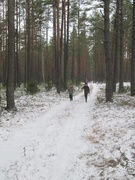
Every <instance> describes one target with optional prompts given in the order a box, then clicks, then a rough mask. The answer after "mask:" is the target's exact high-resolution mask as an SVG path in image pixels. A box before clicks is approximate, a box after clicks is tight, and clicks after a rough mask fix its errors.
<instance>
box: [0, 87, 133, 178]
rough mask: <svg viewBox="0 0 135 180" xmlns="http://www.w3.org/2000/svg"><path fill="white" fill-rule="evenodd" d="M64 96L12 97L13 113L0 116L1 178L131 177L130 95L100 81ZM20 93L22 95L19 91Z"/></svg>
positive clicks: (47, 94)
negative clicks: (110, 95)
mask: <svg viewBox="0 0 135 180" xmlns="http://www.w3.org/2000/svg"><path fill="white" fill-rule="evenodd" d="M92 86H93V89H92V92H91V94H90V95H89V97H88V102H87V103H85V101H84V96H83V92H82V90H79V91H76V94H75V96H74V101H72V102H70V101H69V99H68V94H66V93H62V94H61V95H58V94H56V93H55V92H54V91H51V92H47V93H45V92H40V93H38V94H36V95H34V96H31V95H27V96H26V95H22V96H17V95H16V106H17V112H14V113H10V112H8V113H7V111H2V112H1V116H0V180H132V179H135V110H134V108H135V99H134V97H130V96H129V95H128V94H122V95H120V94H115V95H114V102H113V103H105V98H104V87H105V86H104V85H101V84H93V85H92ZM22 94H23V93H22Z"/></svg>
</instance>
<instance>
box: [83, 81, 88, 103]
mask: <svg viewBox="0 0 135 180" xmlns="http://www.w3.org/2000/svg"><path fill="white" fill-rule="evenodd" d="M82 89H83V90H84V97H85V102H87V97H88V93H90V88H89V86H88V84H87V83H85V85H84V86H83V87H82Z"/></svg>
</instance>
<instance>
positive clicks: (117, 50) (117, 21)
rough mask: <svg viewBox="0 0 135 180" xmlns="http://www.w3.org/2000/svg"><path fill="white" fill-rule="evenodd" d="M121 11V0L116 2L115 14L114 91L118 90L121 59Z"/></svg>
mask: <svg viewBox="0 0 135 180" xmlns="http://www.w3.org/2000/svg"><path fill="white" fill-rule="evenodd" d="M119 12H120V4H119V0H117V2H116V16H115V24H114V32H115V49H114V51H115V53H114V66H113V92H115V91H116V83H117V80H118V59H119V19H120V17H119Z"/></svg>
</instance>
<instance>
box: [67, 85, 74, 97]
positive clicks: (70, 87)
mask: <svg viewBox="0 0 135 180" xmlns="http://www.w3.org/2000/svg"><path fill="white" fill-rule="evenodd" d="M73 92H74V88H73V86H72V85H70V86H69V87H68V93H69V99H70V101H73Z"/></svg>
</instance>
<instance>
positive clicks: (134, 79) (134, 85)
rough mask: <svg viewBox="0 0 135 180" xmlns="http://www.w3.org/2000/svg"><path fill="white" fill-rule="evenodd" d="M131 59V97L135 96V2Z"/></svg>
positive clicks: (134, 6) (134, 5)
mask: <svg viewBox="0 0 135 180" xmlns="http://www.w3.org/2000/svg"><path fill="white" fill-rule="evenodd" d="M132 31H133V32H132V58H131V96H135V0H133V30H132Z"/></svg>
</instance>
